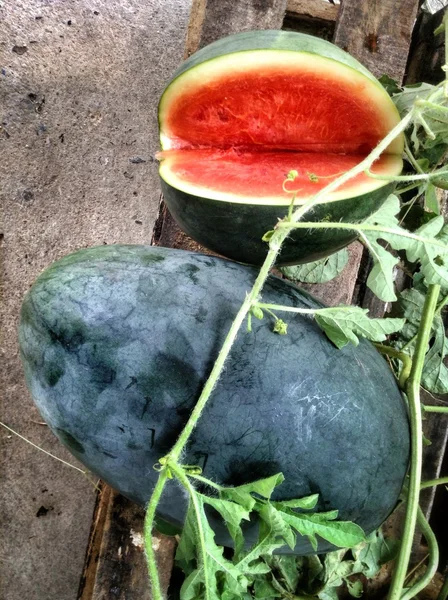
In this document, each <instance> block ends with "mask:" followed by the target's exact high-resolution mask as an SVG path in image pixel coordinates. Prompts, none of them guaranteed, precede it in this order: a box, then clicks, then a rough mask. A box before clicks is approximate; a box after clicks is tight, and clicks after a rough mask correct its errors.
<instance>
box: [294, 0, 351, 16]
mask: <svg viewBox="0 0 448 600" xmlns="http://www.w3.org/2000/svg"><path fill="white" fill-rule="evenodd" d="M286 10H287V12H289V13H292V14H294V15H295V16H297V17H307V18H310V19H320V20H322V21H336V19H337V16H338V12H339V5H337V4H331V3H330V2H326V1H325V0H288V3H287V5H286Z"/></svg>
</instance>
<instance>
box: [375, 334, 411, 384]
mask: <svg viewBox="0 0 448 600" xmlns="http://www.w3.org/2000/svg"><path fill="white" fill-rule="evenodd" d="M374 346H375V348H376V349H377V350H378V351H379V352H381V354H385V355H386V356H390V357H392V358H398V360H401V362H402V363H403V368H402V369H401V372H400V377H399V380H398V383H399V385H400V388H401V389H402V390H404V389H406V382H407V380H408V377H409V374H410V372H411V368H412V360H411V357H410V356H409V354H405V353H404V352H401V351H400V350H396V349H395V348H391V347H390V346H384V345H383V344H374Z"/></svg>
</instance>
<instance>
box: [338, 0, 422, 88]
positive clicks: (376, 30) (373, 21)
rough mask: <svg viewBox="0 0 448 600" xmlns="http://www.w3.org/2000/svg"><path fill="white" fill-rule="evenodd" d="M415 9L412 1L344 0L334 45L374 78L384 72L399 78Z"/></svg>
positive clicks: (401, 73) (404, 66)
mask: <svg viewBox="0 0 448 600" xmlns="http://www.w3.org/2000/svg"><path fill="white" fill-rule="evenodd" d="M417 9H418V2H416V1H415V0H369V1H364V2H360V1H359V0H358V1H355V2H353V1H350V2H347V1H344V2H343V3H342V4H341V9H340V11H339V14H338V20H337V23H336V35H335V38H334V41H335V44H337V45H338V46H340V47H341V48H343V49H344V50H346V51H347V52H349V53H350V54H352V55H353V56H355V57H356V58H357V59H358V60H359V61H360V62H361V63H362V64H363V65H364V66H366V67H367V68H368V69H369V70H370V71H371V72H372V73H373V74H374V75H376V76H377V77H379V76H381V75H383V73H387V74H388V75H390V76H391V77H393V78H394V79H395V80H396V81H402V79H403V76H404V72H405V69H406V62H407V59H408V53H409V45H410V43H411V35H412V29H413V25H414V21H415V17H416V14H417Z"/></svg>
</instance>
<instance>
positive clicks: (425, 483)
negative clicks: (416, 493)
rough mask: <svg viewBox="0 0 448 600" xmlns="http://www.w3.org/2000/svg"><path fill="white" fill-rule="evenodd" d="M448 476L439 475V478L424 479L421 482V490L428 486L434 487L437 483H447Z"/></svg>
mask: <svg viewBox="0 0 448 600" xmlns="http://www.w3.org/2000/svg"><path fill="white" fill-rule="evenodd" d="M447 484H448V477H439V478H438V479H428V480H427V481H423V482H422V483H421V484H420V489H421V490H426V489H427V488H431V487H434V486H436V485H447Z"/></svg>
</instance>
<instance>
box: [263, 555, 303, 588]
mask: <svg viewBox="0 0 448 600" xmlns="http://www.w3.org/2000/svg"><path fill="white" fill-rule="evenodd" d="M265 560H267V561H268V564H269V565H270V567H271V569H275V570H276V571H278V573H279V575H280V580H281V581H282V583H283V585H284V586H285V587H286V588H287V590H288V591H289V592H291V593H293V592H295V590H296V588H297V584H298V582H299V568H298V567H299V565H298V563H297V557H296V556H288V555H278V554H277V555H274V556H271V557H267V558H266V559H265Z"/></svg>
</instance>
